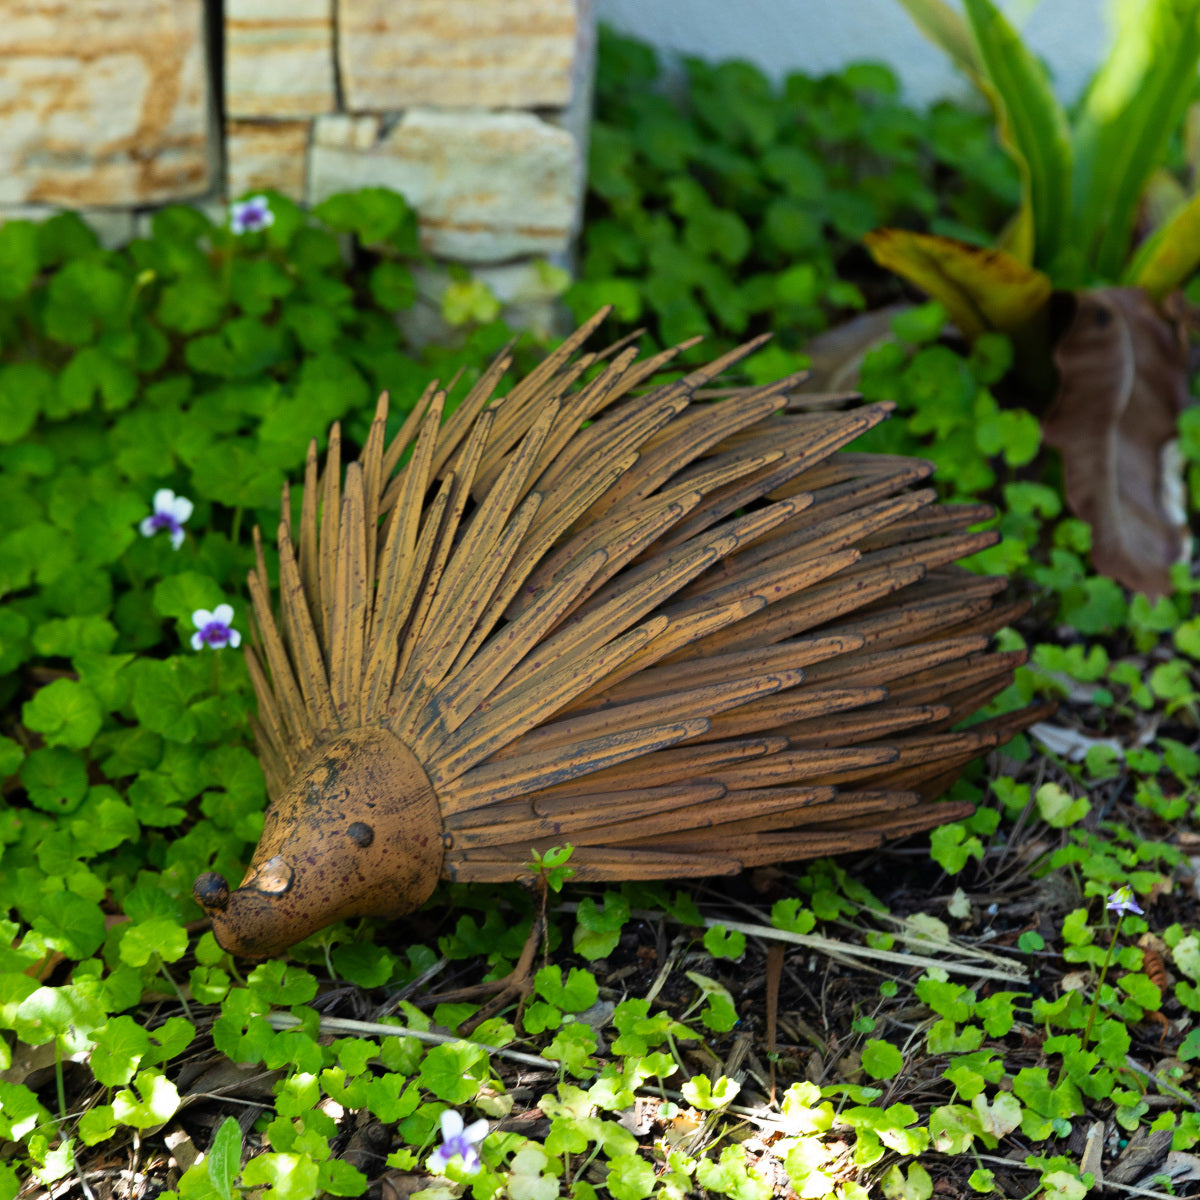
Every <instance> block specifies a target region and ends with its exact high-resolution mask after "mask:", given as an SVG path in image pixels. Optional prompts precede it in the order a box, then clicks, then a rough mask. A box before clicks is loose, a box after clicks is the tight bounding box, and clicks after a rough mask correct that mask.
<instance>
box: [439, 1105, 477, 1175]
mask: <svg viewBox="0 0 1200 1200" xmlns="http://www.w3.org/2000/svg"><path fill="white" fill-rule="evenodd" d="M487 1131H488V1123H487V1121H485V1120H483V1119H482V1118H481V1119H480V1120H478V1121H475V1122H474V1123H473V1124H471V1125H468V1126H467V1127H466V1128H465V1129H464V1128H463V1119H462V1117H461V1116H459V1114H458V1113H457V1112H456V1111H455V1110H454V1109H452V1108H448V1109H446V1110H445V1112H443V1113H442V1144H441V1145H440V1146H439V1147H438V1148H437V1149H436V1150H435V1151H434V1152H433V1153H432V1154H431V1155H430V1156H429V1169H430V1170H431V1171H433V1172H435V1173H437V1174H440V1173H441V1172H442V1171H444V1170H445V1169H446V1166H447V1164H448V1163H449V1162H450V1160H451V1159H452V1158H454V1157H455V1156H456V1155H457V1156H458V1157H459V1158H461V1159H462V1162H463V1169H464V1170H466V1171H470V1172H475V1171H478V1170H479V1167H480V1162H479V1151H478V1150H476V1149H475V1147H476V1146H477V1145H478V1144H479V1143H480V1142H482V1141H483V1139H484V1138H485V1137H487Z"/></svg>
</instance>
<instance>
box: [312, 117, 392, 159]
mask: <svg viewBox="0 0 1200 1200" xmlns="http://www.w3.org/2000/svg"><path fill="white" fill-rule="evenodd" d="M382 131H383V121H382V120H380V118H379V117H372V116H362V117H352V116H350V115H349V114H348V113H331V114H330V115H329V116H326V117H321V118H319V119H318V120H317V121H316V123H315V127H314V129H313V138H314V140H315V141H316V144H317V145H318V146H326V147H329V148H330V149H333V150H370V149H371V147H372V146H374V145H375V143H376V142H377V141H379V135H380V133H381V132H382Z"/></svg>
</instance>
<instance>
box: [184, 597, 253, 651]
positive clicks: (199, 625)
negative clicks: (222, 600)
mask: <svg viewBox="0 0 1200 1200" xmlns="http://www.w3.org/2000/svg"><path fill="white" fill-rule="evenodd" d="M232 621H233V605H232V604H218V605H217V607H216V608H214V609H213V611H212V612H209V611H208V610H207V609H205V608H198V609H196V611H195V612H194V613H192V624H193V625H195V627H196V632H195V633H193V634H192V649H193V650H199V649H201V648H202V647H204V646H211V647H212V648H213V649H214V650H220V649H221V648H222V647H224V646H233V647H234V648H235V649H236V648H237V647H238V646H240V645H241V643H242V635H241V634H240V633H238V631H237V630H236V629H234V628H232V625H231V622H232Z"/></svg>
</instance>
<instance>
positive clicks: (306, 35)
mask: <svg viewBox="0 0 1200 1200" xmlns="http://www.w3.org/2000/svg"><path fill="white" fill-rule="evenodd" d="M336 107H337V103H336V97H335V92H334V82H333V0H226V4H225V111H226V112H227V113H228V115H229V116H231V117H310V116H315V115H316V114H317V113H326V112H331V111H332V110H333V109H334V108H336Z"/></svg>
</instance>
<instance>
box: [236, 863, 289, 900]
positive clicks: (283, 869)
mask: <svg viewBox="0 0 1200 1200" xmlns="http://www.w3.org/2000/svg"><path fill="white" fill-rule="evenodd" d="M293 875H294V872H293V870H292V868H291V867H290V866H289V865H288V863H287V862H285V861H284V858H283V855H282V854H277V855H275V857H274V858H271V859H268V860H267V861H266V862H265V863H263V865H262V866H261V867H260V868H259V869H258V870H257V871H256V872H255V873H254V877H253V878H252V879H247V880H246V881H245V882H244V883H243V884H242V886H243V887H252V888H254V890H255V891H257V892H267V893H268V894H270V895H273V896H278V895H280V894H281V893H283V892H286V891H287V890H288V888H290V887H291V886H292V877H293Z"/></svg>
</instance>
